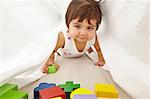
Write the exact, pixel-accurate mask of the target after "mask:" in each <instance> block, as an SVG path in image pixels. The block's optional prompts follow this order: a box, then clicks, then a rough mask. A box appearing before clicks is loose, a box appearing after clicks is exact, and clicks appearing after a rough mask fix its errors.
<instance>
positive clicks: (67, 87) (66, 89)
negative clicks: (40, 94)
mask: <svg viewBox="0 0 150 99" xmlns="http://www.w3.org/2000/svg"><path fill="white" fill-rule="evenodd" d="M58 86H59V87H60V88H63V89H64V92H72V91H73V90H74V89H77V88H80V84H73V81H67V82H66V84H60V85H58Z"/></svg>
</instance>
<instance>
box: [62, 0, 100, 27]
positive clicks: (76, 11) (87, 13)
mask: <svg viewBox="0 0 150 99" xmlns="http://www.w3.org/2000/svg"><path fill="white" fill-rule="evenodd" d="M100 1H101V0H100ZM100 1H99V2H100ZM99 2H97V1H95V0H72V1H71V3H70V4H69V6H68V9H67V12H66V16H65V18H66V25H67V27H68V28H69V23H70V22H71V21H72V20H73V19H76V18H79V21H78V22H82V21H83V20H84V19H87V20H88V23H89V24H91V23H90V20H91V19H96V20H97V23H96V25H97V28H96V29H98V27H99V24H100V23H101V19H102V12H101V9H100V4H99Z"/></svg>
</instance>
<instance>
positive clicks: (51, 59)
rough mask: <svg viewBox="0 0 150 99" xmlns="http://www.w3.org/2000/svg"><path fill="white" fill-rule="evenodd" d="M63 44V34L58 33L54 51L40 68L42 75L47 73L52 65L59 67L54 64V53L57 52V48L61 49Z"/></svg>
mask: <svg viewBox="0 0 150 99" xmlns="http://www.w3.org/2000/svg"><path fill="white" fill-rule="evenodd" d="M64 44H65V39H64V36H63V33H62V32H60V33H59V35H58V39H57V44H56V46H55V49H54V50H53V52H52V54H51V55H50V56H49V58H48V60H47V62H46V63H45V64H44V66H43V68H42V72H43V73H47V71H48V66H50V65H52V64H55V65H56V66H57V67H59V65H58V64H56V63H55V62H54V58H55V52H57V50H58V49H59V48H63V47H64Z"/></svg>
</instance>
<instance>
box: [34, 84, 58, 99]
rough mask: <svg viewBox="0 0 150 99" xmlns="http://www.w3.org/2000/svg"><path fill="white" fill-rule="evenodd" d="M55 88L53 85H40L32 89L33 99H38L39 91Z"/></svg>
mask: <svg viewBox="0 0 150 99" xmlns="http://www.w3.org/2000/svg"><path fill="white" fill-rule="evenodd" d="M54 86H56V84H55V83H50V84H48V83H40V84H39V86H38V87H36V88H34V99H39V91H40V90H42V89H45V88H51V87H54Z"/></svg>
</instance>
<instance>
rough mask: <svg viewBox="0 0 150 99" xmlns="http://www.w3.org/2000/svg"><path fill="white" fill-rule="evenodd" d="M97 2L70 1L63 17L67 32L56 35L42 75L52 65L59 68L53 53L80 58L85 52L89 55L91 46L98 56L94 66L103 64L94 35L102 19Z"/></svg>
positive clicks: (90, 0) (91, 0)
mask: <svg viewBox="0 0 150 99" xmlns="http://www.w3.org/2000/svg"><path fill="white" fill-rule="evenodd" d="M99 2H100V1H99ZM99 2H97V1H94V0H72V1H71V2H70V4H69V6H68V9H67V12H66V16H65V19H66V25H67V30H62V31H61V32H60V33H59V34H58V40H57V44H56V46H55V49H54V51H53V52H52V54H51V55H50V57H49V58H48V60H47V62H46V63H45V65H44V66H43V68H42V72H43V73H47V71H48V66H50V65H52V64H55V65H57V67H59V65H58V64H57V63H55V62H54V57H55V54H54V53H55V52H57V53H58V54H59V55H61V56H63V57H80V56H82V55H83V54H85V52H86V51H88V52H89V53H91V52H92V51H93V49H92V48H91V47H92V46H94V47H95V49H96V51H97V54H98V59H97V62H96V63H95V65H97V66H103V65H104V64H105V60H104V58H103V55H102V52H101V48H100V44H99V42H98V38H97V34H96V31H97V29H98V27H99V25H100V23H101V19H102V12H101V9H100V4H99Z"/></svg>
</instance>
